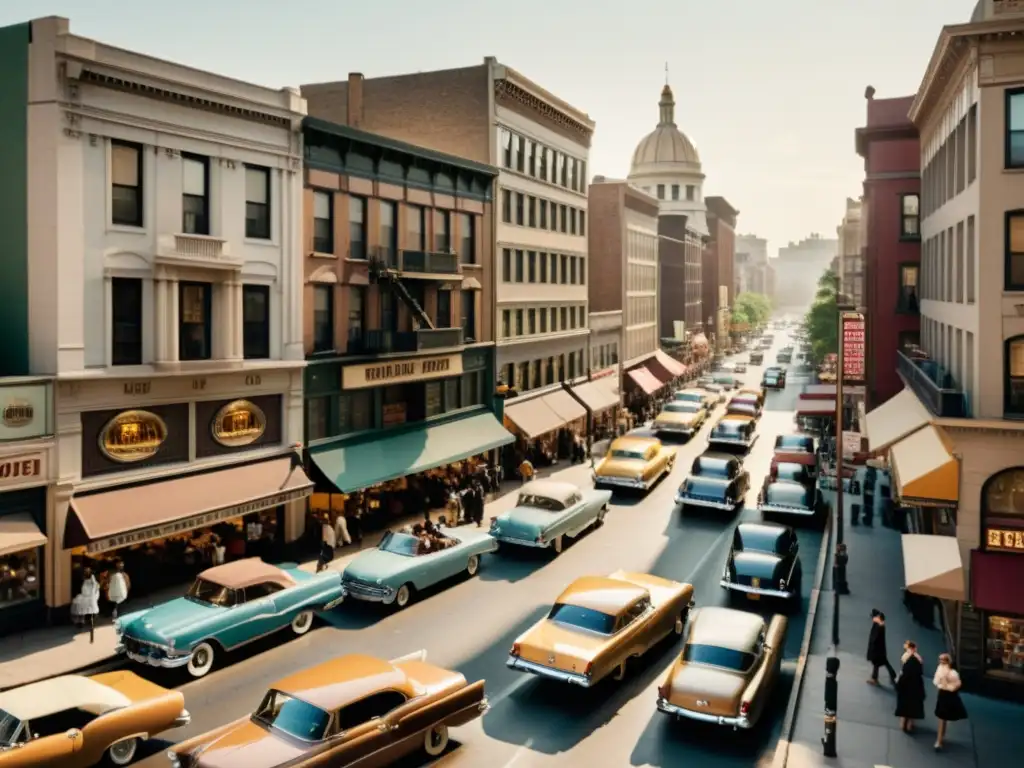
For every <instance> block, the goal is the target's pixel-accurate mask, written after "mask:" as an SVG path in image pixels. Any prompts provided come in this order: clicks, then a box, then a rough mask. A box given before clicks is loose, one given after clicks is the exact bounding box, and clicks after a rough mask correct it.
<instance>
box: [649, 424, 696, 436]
mask: <svg viewBox="0 0 1024 768" xmlns="http://www.w3.org/2000/svg"><path fill="white" fill-rule="evenodd" d="M654 431H655V432H666V433H669V434H673V435H692V434H693V433H694V432H696V431H697V430H696V429H694V428H693V427H677V426H675V425H672V424H662V425H658V424H655V425H654Z"/></svg>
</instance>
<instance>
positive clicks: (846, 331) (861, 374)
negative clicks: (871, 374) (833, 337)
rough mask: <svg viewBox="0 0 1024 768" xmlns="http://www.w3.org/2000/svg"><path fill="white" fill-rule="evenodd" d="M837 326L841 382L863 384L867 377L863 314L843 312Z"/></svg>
mask: <svg viewBox="0 0 1024 768" xmlns="http://www.w3.org/2000/svg"><path fill="white" fill-rule="evenodd" d="M839 327H840V337H839V343H840V344H842V345H843V349H842V351H843V371H842V374H843V384H863V383H864V381H865V380H866V379H867V373H866V365H865V362H864V360H865V356H864V349H865V346H866V343H867V340H866V337H865V327H864V315H862V314H861V313H860V312H843V313H842V319H841V321H840V326H839Z"/></svg>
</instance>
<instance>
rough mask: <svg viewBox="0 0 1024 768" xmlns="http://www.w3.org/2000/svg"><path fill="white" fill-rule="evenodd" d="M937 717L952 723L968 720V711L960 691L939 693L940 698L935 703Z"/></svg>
mask: <svg viewBox="0 0 1024 768" xmlns="http://www.w3.org/2000/svg"><path fill="white" fill-rule="evenodd" d="M935 717H937V718H938V719H939V720H946V721H948V722H951V723H952V722H955V721H957V720H966V719H967V710H966V709H965V708H964V703H963V701H962V700H961V699H960V692H959V691H941V690H940V691H939V698H938V700H937V701H936V702H935Z"/></svg>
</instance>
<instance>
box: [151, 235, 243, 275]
mask: <svg viewBox="0 0 1024 768" xmlns="http://www.w3.org/2000/svg"><path fill="white" fill-rule="evenodd" d="M156 260H157V261H158V262H161V263H164V264H173V265H176V266H181V267H209V268H213V269H241V268H242V264H243V262H242V260H241V259H237V258H233V257H232V255H231V247H230V244H229V243H228V241H227V240H224V239H222V238H219V237H211V236H209V235H188V234H181V233H179V234H174V235H160V236H159V237H158V238H157V244H156Z"/></svg>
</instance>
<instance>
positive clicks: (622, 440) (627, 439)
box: [609, 435, 661, 451]
mask: <svg viewBox="0 0 1024 768" xmlns="http://www.w3.org/2000/svg"><path fill="white" fill-rule="evenodd" d="M660 442H661V441H660V440H658V438H656V437H646V436H644V435H623V436H622V437H617V438H615V440H614V442H612V444H611V445H610V446H609V450H612V451H615V450H629V449H630V448H647V447H648V446H651V445H656V444H658V443H660Z"/></svg>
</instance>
